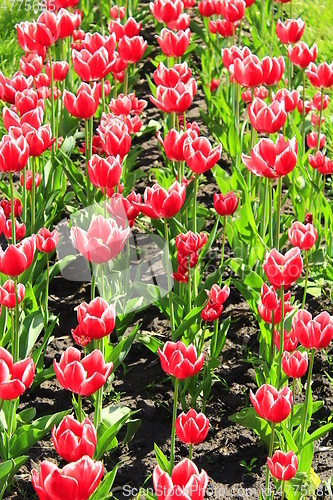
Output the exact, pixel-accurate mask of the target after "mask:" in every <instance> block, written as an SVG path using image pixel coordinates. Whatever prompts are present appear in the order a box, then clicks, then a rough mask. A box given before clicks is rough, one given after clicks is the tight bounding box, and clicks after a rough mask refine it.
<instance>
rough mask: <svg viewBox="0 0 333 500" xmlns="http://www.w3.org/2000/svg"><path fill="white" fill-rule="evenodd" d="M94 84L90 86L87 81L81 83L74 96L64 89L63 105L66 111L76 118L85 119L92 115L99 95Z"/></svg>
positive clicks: (95, 109) (96, 106)
mask: <svg viewBox="0 0 333 500" xmlns="http://www.w3.org/2000/svg"><path fill="white" fill-rule="evenodd" d="M97 92H98V90H97V86H96V84H94V85H93V86H92V87H90V85H88V84H87V83H81V85H80V86H79V88H78V89H77V92H76V97H75V95H74V94H72V93H71V92H68V91H67V90H66V89H65V90H64V97H63V99H64V106H65V108H66V109H67V111H68V112H69V113H70V114H71V115H73V116H75V117H76V118H83V119H85V120H87V119H88V118H91V117H92V116H94V114H95V113H96V111H97V108H98V104H99V96H98V93H97Z"/></svg>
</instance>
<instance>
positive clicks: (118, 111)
mask: <svg viewBox="0 0 333 500" xmlns="http://www.w3.org/2000/svg"><path fill="white" fill-rule="evenodd" d="M146 106H147V101H145V100H144V99H138V98H137V97H135V94H134V92H132V93H131V94H128V95H124V94H119V95H118V97H117V99H111V101H110V104H109V108H110V110H111V111H112V113H113V114H114V115H116V116H127V115H129V114H130V113H131V114H134V115H140V114H141V113H142V111H143V110H144V109H145V108H146Z"/></svg>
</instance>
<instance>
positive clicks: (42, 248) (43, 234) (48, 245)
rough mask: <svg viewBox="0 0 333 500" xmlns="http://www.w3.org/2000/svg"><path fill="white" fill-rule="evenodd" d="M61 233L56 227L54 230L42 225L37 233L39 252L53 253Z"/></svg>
mask: <svg viewBox="0 0 333 500" xmlns="http://www.w3.org/2000/svg"><path fill="white" fill-rule="evenodd" d="M58 241H59V233H58V231H57V230H56V229H54V230H53V231H52V232H51V231H49V230H48V229H46V228H44V227H42V228H41V229H40V230H39V231H38V233H37V234H36V248H37V250H38V251H39V252H43V253H51V252H53V251H54V250H55V247H56V246H57V245H58Z"/></svg>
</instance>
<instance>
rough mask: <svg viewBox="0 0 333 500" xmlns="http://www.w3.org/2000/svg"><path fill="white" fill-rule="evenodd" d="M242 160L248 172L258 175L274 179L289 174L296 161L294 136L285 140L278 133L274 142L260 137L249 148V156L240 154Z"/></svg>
mask: <svg viewBox="0 0 333 500" xmlns="http://www.w3.org/2000/svg"><path fill="white" fill-rule="evenodd" d="M242 162H243V163H244V165H245V166H246V168H247V169H248V170H250V172H252V173H253V174H254V175H256V176H259V177H267V178H268V179H274V178H277V177H281V176H284V175H287V174H289V173H290V172H291V171H292V170H293V168H294V167H295V165H296V162H297V141H296V137H293V138H292V139H290V140H289V139H287V140H286V141H285V139H284V137H283V135H281V134H279V135H278V137H277V139H276V143H275V144H274V142H273V141H272V140H271V139H265V138H264V139H260V141H259V142H258V143H257V144H256V145H255V146H254V148H252V149H251V156H246V155H244V154H242Z"/></svg>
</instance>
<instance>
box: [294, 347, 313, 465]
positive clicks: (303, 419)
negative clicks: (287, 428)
mask: <svg viewBox="0 0 333 500" xmlns="http://www.w3.org/2000/svg"><path fill="white" fill-rule="evenodd" d="M314 355H315V349H314V348H313V349H311V356H310V366H309V371H308V378H307V381H306V392H305V401H304V407H303V411H302V416H301V426H302V428H301V432H300V441H299V443H300V445H302V443H303V441H304V439H305V434H306V423H307V419H308V408H309V394H310V388H311V378H312V370H313V361H314ZM293 404H294V401H293ZM303 412H304V414H303ZM303 415H304V417H303ZM301 455H302V450H301Z"/></svg>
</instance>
